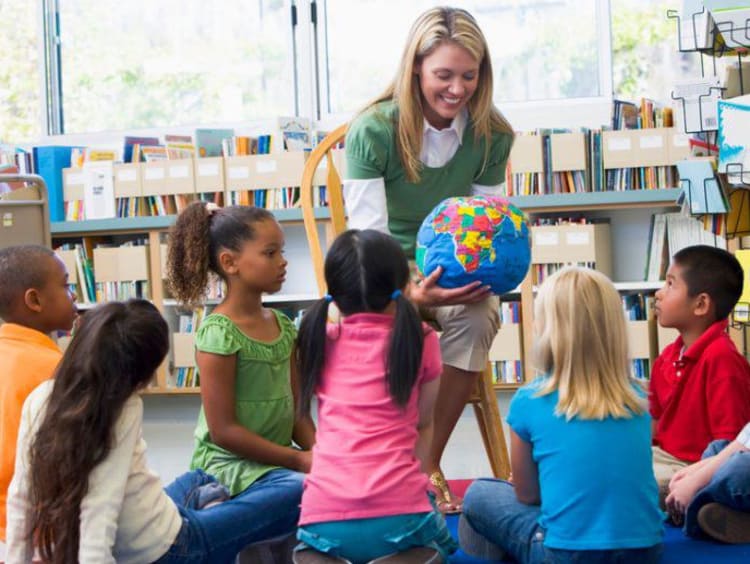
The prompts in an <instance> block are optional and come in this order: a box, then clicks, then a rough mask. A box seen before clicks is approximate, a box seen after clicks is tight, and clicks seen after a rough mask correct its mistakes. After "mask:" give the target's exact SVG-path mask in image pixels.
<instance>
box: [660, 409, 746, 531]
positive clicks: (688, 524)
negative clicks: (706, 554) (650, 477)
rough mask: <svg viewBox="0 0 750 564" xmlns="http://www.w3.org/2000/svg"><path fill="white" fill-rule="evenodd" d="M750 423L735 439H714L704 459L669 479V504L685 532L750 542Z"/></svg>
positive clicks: (671, 511) (668, 506)
mask: <svg viewBox="0 0 750 564" xmlns="http://www.w3.org/2000/svg"><path fill="white" fill-rule="evenodd" d="M749 486H750V423H748V424H747V425H745V427H744V428H743V429H742V431H741V432H740V434H739V435H737V438H736V439H735V440H733V441H732V442H729V441H714V442H713V443H711V445H709V448H708V449H706V453H705V457H704V458H703V460H701V461H700V462H696V463H695V464H691V465H690V466H688V467H687V468H683V469H682V470H679V471H678V472H677V473H676V474H675V475H674V476H673V477H672V480H671V481H670V482H669V496H668V497H667V508H668V509H669V511H670V513H671V514H672V515H677V516H678V519H677V520H678V521H681V520H682V519H683V518H684V519H685V532H686V533H687V534H688V535H690V536H699V533H700V532H701V531H702V532H703V533H706V534H707V535H708V536H710V537H712V538H714V539H717V540H720V541H723V542H727V543H748V542H750V487H749Z"/></svg>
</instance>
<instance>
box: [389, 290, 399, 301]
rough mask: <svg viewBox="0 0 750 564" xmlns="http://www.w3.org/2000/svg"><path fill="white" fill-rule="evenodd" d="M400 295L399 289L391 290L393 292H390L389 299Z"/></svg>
mask: <svg viewBox="0 0 750 564" xmlns="http://www.w3.org/2000/svg"><path fill="white" fill-rule="evenodd" d="M400 295H401V290H393V293H392V294H391V299H392V300H395V299H396V298H398V297H399V296H400Z"/></svg>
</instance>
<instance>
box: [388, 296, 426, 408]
mask: <svg viewBox="0 0 750 564" xmlns="http://www.w3.org/2000/svg"><path fill="white" fill-rule="evenodd" d="M392 297H393V301H394V302H395V304H396V315H395V316H394V320H393V331H392V332H391V344H390V347H389V350H388V374H387V376H386V381H387V382H388V392H389V393H390V395H391V398H392V399H393V401H394V403H396V405H398V406H399V407H405V406H406V404H407V403H408V401H409V397H410V396H411V392H412V389H413V388H414V384H415V383H416V381H417V375H418V373H419V368H420V366H421V364H422V350H423V348H424V330H423V329H422V322H421V321H420V319H419V315H418V314H417V310H416V309H414V306H413V305H412V304H411V302H410V301H409V300H407V299H406V298H405V297H404V296H403V295H402V294H401V291H400V290H396V291H395V292H393V295H392Z"/></svg>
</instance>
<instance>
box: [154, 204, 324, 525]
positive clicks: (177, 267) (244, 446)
mask: <svg viewBox="0 0 750 564" xmlns="http://www.w3.org/2000/svg"><path fill="white" fill-rule="evenodd" d="M168 263H169V264H168V272H169V283H170V286H171V288H172V290H173V292H174V294H175V297H176V298H177V299H178V300H179V301H180V302H182V303H185V304H197V303H200V302H201V301H203V296H204V293H205V289H206V285H207V281H208V273H209V271H211V272H213V273H215V274H216V275H218V276H219V277H220V278H221V279H222V280H223V281H224V283H225V284H226V297H225V298H224V300H223V301H222V302H221V303H220V304H219V305H218V306H217V307H216V308H215V309H214V310H213V313H211V315H209V316H207V317H206V318H205V319H204V320H203V322H202V323H201V325H200V327H199V329H198V332H197V334H196V338H195V346H196V349H197V353H196V362H197V365H198V370H199V372H200V383H201V398H202V400H203V405H202V407H201V411H200V415H199V418H198V425H197V427H196V429H195V441H196V444H195V451H194V452H193V459H192V463H191V467H192V468H200V469H202V470H204V471H205V472H207V473H209V474H211V475H213V476H215V477H216V478H217V479H218V480H219V482H221V483H222V484H224V485H225V486H226V487H227V488H228V489H229V492H230V494H231V495H232V496H233V497H235V498H240V499H243V500H244V501H245V502H246V504H247V508H248V511H250V512H252V513H253V514H254V515H255V516H256V518H257V519H259V520H263V521H268V522H269V523H276V525H277V527H276V533H277V534H283V533H291V532H293V530H294V528H293V527H289V523H296V520H297V518H298V517H299V502H300V498H301V496H302V478H303V476H302V473H303V472H307V471H308V470H309V469H310V459H311V453H310V451H309V449H310V448H311V447H312V444H313V437H314V427H313V424H312V419H311V418H310V417H309V416H306V417H297V418H295V399H294V394H295V385H294V384H295V382H294V379H293V378H292V375H291V373H290V359H291V355H292V348H293V344H294V339H295V337H296V332H295V328H294V325H293V324H292V322H291V321H290V320H289V319H288V318H287V317H286V316H285V315H284V314H282V313H280V312H278V311H275V310H272V309H268V308H265V307H263V304H262V296H263V294H264V293H273V292H277V291H278V290H279V289H280V288H281V285H282V284H283V282H284V277H285V275H286V265H287V261H286V259H285V258H284V234H283V232H282V231H281V227H280V226H279V224H278V223H277V222H276V220H275V218H274V216H273V214H271V213H270V212H268V211H266V210H264V209H261V208H254V207H241V206H234V207H227V208H218V209H208V208H207V207H206V204H204V203H202V202H196V203H193V204H191V205H190V206H188V207H187V208H186V209H185V210H183V212H182V213H181V214H180V215H179V216H178V218H177V221H176V223H175V225H174V228H173V229H172V232H171V234H170V238H169V258H168ZM293 440H294V442H295V443H296V444H297V445H298V446H299V447H301V448H302V449H304V450H300V449H298V448H295V447H294V445H293V443H292V441H293ZM269 504H272V505H273V511H272V512H271V513H269V512H268V511H267V507H268V505H269Z"/></svg>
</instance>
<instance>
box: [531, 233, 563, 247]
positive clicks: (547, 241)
mask: <svg viewBox="0 0 750 564" xmlns="http://www.w3.org/2000/svg"><path fill="white" fill-rule="evenodd" d="M534 244H535V245H538V246H540V247H552V246H555V245H559V244H560V234H559V233H558V232H557V231H537V232H536V233H534Z"/></svg>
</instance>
